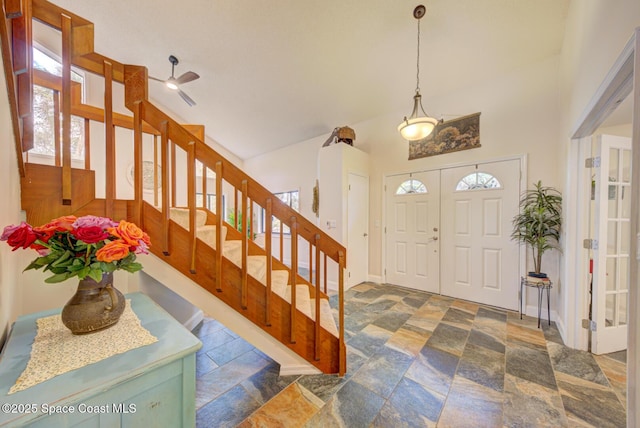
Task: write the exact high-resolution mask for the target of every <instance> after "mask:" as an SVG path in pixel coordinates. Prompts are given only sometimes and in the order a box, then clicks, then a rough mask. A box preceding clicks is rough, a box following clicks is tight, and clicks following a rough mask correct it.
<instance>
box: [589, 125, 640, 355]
mask: <svg viewBox="0 0 640 428" xmlns="http://www.w3.org/2000/svg"><path fill="white" fill-rule="evenodd" d="M598 140H599V141H597V142H596V150H597V151H599V158H600V166H599V167H598V168H594V170H593V172H594V178H595V191H594V195H593V198H594V216H593V218H594V239H595V241H596V242H597V249H596V248H594V249H593V253H592V254H593V262H594V263H593V294H592V296H593V297H592V298H593V316H592V319H593V320H594V321H595V322H596V330H595V331H594V332H593V335H592V350H593V353H595V354H606V353H610V352H616V351H620V350H623V349H626V348H627V324H628V315H629V314H628V308H629V247H630V243H631V229H630V225H631V224H630V215H631V140H630V139H629V138H622V137H613V136H609V135H602V136H599V137H598Z"/></svg>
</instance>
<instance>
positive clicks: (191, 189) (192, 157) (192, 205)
mask: <svg viewBox="0 0 640 428" xmlns="http://www.w3.org/2000/svg"><path fill="white" fill-rule="evenodd" d="M187 206H188V207H189V240H190V241H191V242H190V243H189V244H190V248H191V266H190V268H189V271H190V272H191V273H196V244H197V240H196V233H197V230H196V145H195V141H192V142H190V143H189V150H187Z"/></svg>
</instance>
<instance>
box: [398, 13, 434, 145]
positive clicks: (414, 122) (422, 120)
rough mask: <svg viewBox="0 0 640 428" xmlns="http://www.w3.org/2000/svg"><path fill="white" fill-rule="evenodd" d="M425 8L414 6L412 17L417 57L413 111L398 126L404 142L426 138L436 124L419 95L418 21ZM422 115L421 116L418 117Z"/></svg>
mask: <svg viewBox="0 0 640 428" xmlns="http://www.w3.org/2000/svg"><path fill="white" fill-rule="evenodd" d="M426 11H427V10H426V8H425V7H424V6H423V5H419V6H416V8H415V9H414V10H413V17H414V18H416V19H417V20H418V55H417V61H416V94H415V95H414V96H413V111H412V112H411V116H410V117H409V118H407V117H406V116H405V117H404V120H403V121H402V123H400V125H398V131H400V134H401V135H402V137H403V138H404V139H405V140H409V141H418V140H422V139H424V138H426V137H427V136H428V135H429V134H431V132H433V129H434V128H435V126H436V124H437V123H438V120H437V119H434V118H432V117H429V115H428V114H427V113H426V112H425V111H424V108H423V107H422V95H420V19H421V18H422V17H423V16H424V15H425V13H426ZM420 113H422V116H420Z"/></svg>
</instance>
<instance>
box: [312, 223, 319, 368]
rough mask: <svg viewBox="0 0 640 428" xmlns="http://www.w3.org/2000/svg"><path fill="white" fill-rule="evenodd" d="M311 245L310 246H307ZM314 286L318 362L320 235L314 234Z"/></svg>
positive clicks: (316, 354)
mask: <svg viewBox="0 0 640 428" xmlns="http://www.w3.org/2000/svg"><path fill="white" fill-rule="evenodd" d="M309 245H311V244H309ZM315 245H316V286H315V288H314V290H315V299H316V301H315V304H316V324H315V332H316V333H315V337H314V341H315V342H314V345H315V358H316V361H319V360H320V325H321V323H320V319H321V318H320V269H318V268H319V266H320V234H316V242H315ZM309 264H311V258H309Z"/></svg>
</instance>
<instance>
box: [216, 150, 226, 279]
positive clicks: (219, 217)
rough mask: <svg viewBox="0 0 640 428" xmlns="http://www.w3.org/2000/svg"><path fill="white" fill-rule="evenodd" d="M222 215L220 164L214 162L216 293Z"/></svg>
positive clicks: (219, 270)
mask: <svg viewBox="0 0 640 428" xmlns="http://www.w3.org/2000/svg"><path fill="white" fill-rule="evenodd" d="M223 224H224V213H223V212H222V162H220V161H218V162H216V267H215V268H216V291H218V292H220V291H222V253H223V252H224V248H223V245H224V244H223V243H222V227H223Z"/></svg>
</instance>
